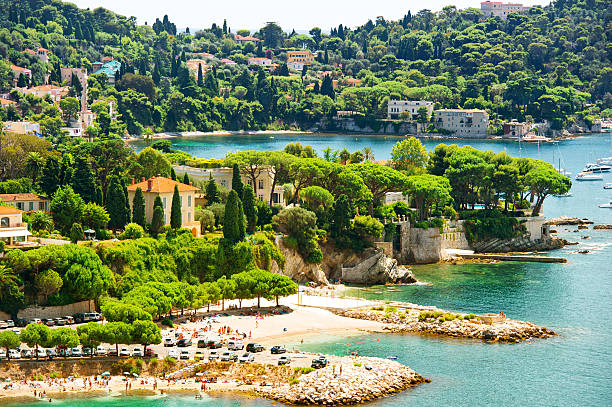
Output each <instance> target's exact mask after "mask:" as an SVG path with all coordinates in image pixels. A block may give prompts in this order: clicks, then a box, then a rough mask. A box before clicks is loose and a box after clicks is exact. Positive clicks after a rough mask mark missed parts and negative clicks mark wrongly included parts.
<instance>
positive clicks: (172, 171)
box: [170, 167, 176, 181]
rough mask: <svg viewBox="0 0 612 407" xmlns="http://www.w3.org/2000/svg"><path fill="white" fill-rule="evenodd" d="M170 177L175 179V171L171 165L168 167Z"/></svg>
mask: <svg viewBox="0 0 612 407" xmlns="http://www.w3.org/2000/svg"><path fill="white" fill-rule="evenodd" d="M170 178H172V181H176V172H174V168H172V167H170Z"/></svg>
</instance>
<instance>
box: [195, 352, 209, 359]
mask: <svg viewBox="0 0 612 407" xmlns="http://www.w3.org/2000/svg"><path fill="white" fill-rule="evenodd" d="M205 357H206V355H205V354H204V351H201V350H196V352H195V355H193V358H194V359H195V360H200V359H204V358H205Z"/></svg>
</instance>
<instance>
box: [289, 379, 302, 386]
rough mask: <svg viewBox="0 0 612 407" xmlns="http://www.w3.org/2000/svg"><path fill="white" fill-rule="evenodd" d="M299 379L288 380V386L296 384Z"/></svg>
mask: <svg viewBox="0 0 612 407" xmlns="http://www.w3.org/2000/svg"><path fill="white" fill-rule="evenodd" d="M299 382H300V381H299V380H298V379H291V380H289V386H293V385H294V384H298V383H299Z"/></svg>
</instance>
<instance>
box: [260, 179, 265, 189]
mask: <svg viewBox="0 0 612 407" xmlns="http://www.w3.org/2000/svg"><path fill="white" fill-rule="evenodd" d="M259 189H264V182H263V179H260V180H259Z"/></svg>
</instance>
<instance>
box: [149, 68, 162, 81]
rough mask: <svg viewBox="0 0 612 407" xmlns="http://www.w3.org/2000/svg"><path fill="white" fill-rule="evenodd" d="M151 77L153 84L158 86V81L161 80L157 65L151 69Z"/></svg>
mask: <svg viewBox="0 0 612 407" xmlns="http://www.w3.org/2000/svg"><path fill="white" fill-rule="evenodd" d="M151 77H152V78H153V83H155V84H156V85H159V80H160V79H161V73H160V72H159V65H158V64H157V63H156V64H155V67H154V68H153V74H152V75H151Z"/></svg>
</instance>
